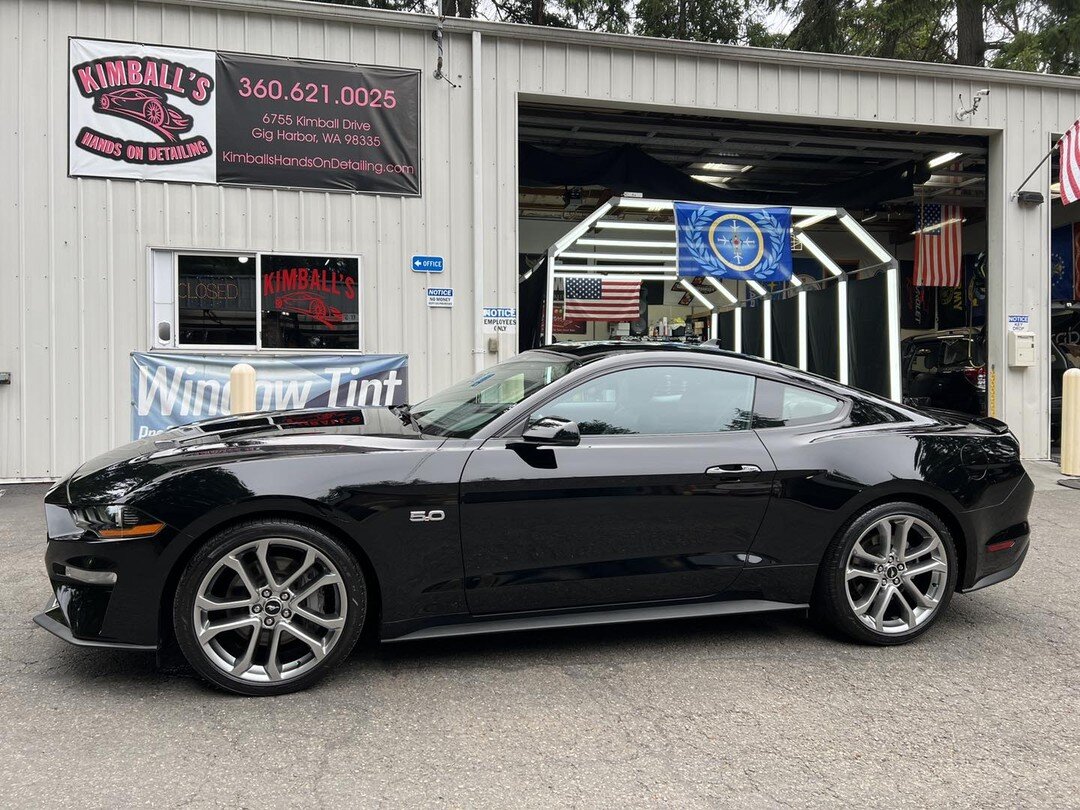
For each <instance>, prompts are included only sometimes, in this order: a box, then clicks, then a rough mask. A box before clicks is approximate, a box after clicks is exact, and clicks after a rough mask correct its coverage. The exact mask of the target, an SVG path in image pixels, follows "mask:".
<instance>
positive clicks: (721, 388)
mask: <svg viewBox="0 0 1080 810" xmlns="http://www.w3.org/2000/svg"><path fill="white" fill-rule="evenodd" d="M753 402H754V378H753V377H752V376H750V375H746V374H735V373H732V372H728V371H717V370H713V369H703V368H691V367H685V366H649V367H646V368H633V369H626V370H624V371H615V372H612V373H611V374H606V375H604V376H603V377H598V378H596V379H594V380H590V381H588V382H586V383H582V384H581V385H579V386H577V387H576V388H574V389H572V390H570V391H568V392H566V393H565V394H562V395H561V396H559V397H557V398H555V399H554V400H552V401H551V402H549V403H547V404H546V405H544V406H543V407H541V408H540V410H538V411H536V412H535V413H533V414H532V416H531V417H530V421H533V420H536V419H539V418H541V417H545V416H557V417H561V418H563V419H571V420H573V421H574V422H577V425H578V428H579V429H580V431H581V435H582V436H612V435H624V434H652V435H657V434H660V435H663V434H679V433H717V432H721V431H729V430H746V429H748V428H749V427H750V421H751V412H752V408H753Z"/></svg>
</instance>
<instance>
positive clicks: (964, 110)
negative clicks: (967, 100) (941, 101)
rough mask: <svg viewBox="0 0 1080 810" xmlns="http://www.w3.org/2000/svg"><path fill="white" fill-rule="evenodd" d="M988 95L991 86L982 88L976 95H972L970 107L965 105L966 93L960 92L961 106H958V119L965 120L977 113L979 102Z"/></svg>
mask: <svg viewBox="0 0 1080 810" xmlns="http://www.w3.org/2000/svg"><path fill="white" fill-rule="evenodd" d="M988 95H990V88H989V87H984V88H983V89H982V90H979V91H978V92H976V93H975V95H974V96H972V97H971V106H970V107H968V106H965V105H964V94H963V93H960V95H959V99H960V106H958V107H957V108H956V120H957V121H963V120H964V119H965V118H969V117H971V116H973V115H975V113H976V112H978V110H979V102H980V101H982V100H983V97H984V96H988Z"/></svg>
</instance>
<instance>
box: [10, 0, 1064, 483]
mask: <svg viewBox="0 0 1080 810" xmlns="http://www.w3.org/2000/svg"><path fill="white" fill-rule="evenodd" d="M430 27H431V22H430V19H428V20H419V19H418V18H416V17H410V16H405V15H393V14H382V15H380V14H375V13H372V12H365V11H355V12H354V11H353V10H351V9H349V10H347V9H343V8H340V7H335V8H319V7H318V6H314V5H308V4H289V3H282V2H272V1H269V2H260V1H258V0H255V1H253V2H250V3H248V4H246V5H241V4H239V3H237V2H232V0H217V2H215V0H195V1H194V2H191V3H187V4H182V3H178V2H171V1H170V0H161V2H155V0H140V1H139V2H137V3H135V2H121V0H115V2H106V1H105V0H81V1H80V0H0V31H2V32H3V33H2V38H0V75H3V76H4V77H5V88H6V89H5V92H4V93H3V94H0V121H2V123H0V177H2V178H3V181H4V183H5V186H6V189H5V190H6V192H7V193H6V194H5V195H4V199H3V202H0V206H2V208H0V211H2V214H0V245H3V246H4V248H5V249H6V258H7V259H8V260H7V261H6V262H5V263H4V264H3V265H2V269H0V274H2V277H0V290H2V296H0V370H10V371H12V372H13V373H14V384H13V385H11V386H7V387H4V388H0V479H5V478H16V477H32V476H57V475H61V474H64V473H65V472H66V471H68V470H69V469H70V468H72V467H73V466H74V465H76V464H77V463H79V462H80V461H81V460H83V459H85V458H87V457H89V456H91V455H93V454H95V453H98V452H101V451H103V450H105V449H107V448H108V447H110V446H112V445H114V444H117V443H120V442H123V441H125V440H126V439H127V436H128V430H129V402H128V375H129V371H128V353H129V352H130V351H132V350H134V349H145V348H146V347H147V345H148V329H149V324H148V321H147V318H148V314H147V304H146V301H147V288H146V284H147V275H148V269H147V250H148V248H149V247H165V246H167V247H178V248H231V249H262V250H306V251H312V252H323V251H327V252H328V251H346V252H350V253H359V254H361V255H362V256H363V259H364V273H365V279H364V288H365V289H366V290H367V291H368V295H367V296H366V298H365V301H364V318H365V335H364V346H365V349H366V350H367V351H370V352H398V351H404V352H407V353H408V354H409V355H410V358H411V364H412V373H411V380H410V385H411V389H412V393H413V395H414V396H419V395H423V394H425V393H427V392H430V391H432V390H434V389H437V388H439V387H441V386H444V385H446V384H448V383H450V382H451V381H453V380H454V379H457V378H460V377H462V376H464V375H466V374H467V373H469V372H470V371H471V369H472V357H471V350H472V341H473V331H472V330H473V317H474V312H473V309H472V306H471V302H472V290H471V284H472V281H471V267H472V262H473V238H472V232H473V227H474V225H477V226H478V227H480V228H482V229H483V234H484V240H483V244H484V252H483V256H482V257H481V258H482V261H483V263H484V289H483V299H484V303H487V304H501V305H507V304H512V303H513V302H514V301H515V300H516V274H517V143H516V141H517V104H518V98H519V94H524V95H529V96H531V97H534V98H543V99H548V100H551V101H552V102H555V103H574V102H575V101H577V102H580V103H590V104H597V103H612V104H616V105H621V106H629V107H641V106H650V107H658V108H664V107H671V108H672V109H677V108H684V109H692V110H693V111H695V112H701V111H703V110H704V111H709V110H714V111H717V112H718V113H719V112H722V113H724V114H725V115H732V114H734V115H745V116H748V117H754V116H768V117H771V118H776V117H787V118H807V117H809V118H813V119H816V120H820V121H822V122H826V123H827V122H830V121H831V122H834V123H860V124H869V125H877V126H883V127H888V126H891V125H893V126H898V127H903V128H907V129H910V128H912V127H924V128H942V129H950V130H963V131H974V132H984V133H986V134H991V135H993V136H995V137H994V138H993V139H992V140H994V141H996V142H997V143H998V147H997V152H995V153H993V154H992V155H991V163H992V167H993V168H994V169H997V170H999V172H1000V173H999V174H998V175H997V176H996V177H992V178H991V181H992V182H991V192H992V195H991V208H990V214H991V226H990V233H991V243H990V267H991V273H992V274H993V275H994V276H997V277H1000V276H1001V274H1004V278H1003V279H1002V283H1000V284H998V285H997V286H996V287H994V288H993V289H992V291H991V296H992V298H991V302H990V307H991V310H990V311H991V322H992V323H994V322H1003V321H1004V313H1005V312H1006V311H1008V312H1027V313H1029V314H1031V315H1032V319H1033V328H1034V329H1035V330H1036V331H1038V332H1040V334H1046V332H1047V331H1048V324H1047V323H1046V310H1047V308H1046V303H1047V301H1048V296H1049V293H1048V278H1047V274H1046V273H1045V271H1044V270H1043V268H1045V267H1046V266H1047V258H1048V244H1047V242H1048V236H1047V223H1046V216H1047V214H1046V207H1044V208H1043V209H1037V210H1035V211H1023V210H1021V209H1018V208H1017V207H1016V206H1014V205H1012V204H1011V203H1009V202H1008V200H1007V196H1008V193H1009V192H1010V191H1011V190H1013V188H1014V187H1015V185H1016V184H1017V183H1018V182H1019V181H1020V180H1021V179H1022V178H1023V176H1024V174H1026V172H1027V170H1028V169H1030V166H1031V164H1032V162H1033V160H1032V158H1033V156H1037V155H1039V154H1041V153H1042V151H1044V149H1045V147H1046V144H1047V142H1048V141H1047V139H1048V137H1049V134H1050V133H1052V132H1060V131H1063V130H1064V129H1065V128H1067V127H1068V126H1069V125H1070V124H1071V123H1072V121H1073V120H1074V119H1075V118H1076V117H1077V115H1078V114H1080V101H1078V99H1080V93H1078V92H1077V90H1076V89H1074V84H1078V83H1066V82H1063V81H1062V80H1060V79H1055V80H1044V79H1041V78H1040V77H1032V78H1031V79H1030V82H1031V83H1030V84H1029V85H1025V84H1019V83H1018V82H1020V81H1021V80H1022V77H1021V78H1018V77H1017V76H1016V75H1014V74H994V73H989V72H987V73H978V72H973V71H966V70H955V71H949V70H945V69H942V70H939V71H937V72H936V73H931V69H928V68H926V67H925V66H911V65H906V64H903V63H898V64H896V65H890V64H889V63H884V62H881V61H879V60H877V61H875V60H863V61H860V60H847V61H846V62H844V65H845V67H839V66H837V62H836V61H835V60H832V61H827V60H826V58H825V57H820V56H812V55H811V56H805V57H796V56H792V55H790V54H773V55H770V54H769V53H768V52H751V51H746V50H745V49H744V50H739V49H731V48H726V49H725V48H711V49H710V48H708V47H706V46H698V45H686V46H685V47H675V46H673V45H672V44H671V43H648V42H645V41H642V40H637V39H632V38H621V39H620V38H613V37H599V36H597V37H588V36H585V35H581V34H578V33H574V32H569V33H566V32H542V33H540V34H538V32H535V31H530V30H529V29H524V30H523V29H509V28H505V27H499V26H492V25H486V24H476V25H473V24H471V23H467V22H453V23H450V24H448V33H447V37H446V43H445V48H446V60H447V66H448V73H449V74H450V75H451V76H452V77H454V80H455V81H456V82H458V81H459V82H460V83H461V85H462V86H461V87H460V88H459V89H454V88H452V87H450V85H449V84H447V83H445V82H440V81H437V80H435V79H434V78H433V77H432V75H431V72H432V67H433V64H434V45H433V43H432V41H431V38H430ZM472 27H475V28H479V29H480V30H482V31H483V46H482V53H481V56H482V75H481V76H480V77H479V80H480V81H481V82H482V83H483V87H482V105H483V122H484V130H483V132H482V133H481V134H480V135H481V137H482V138H483V150H482V155H483V156H484V164H483V166H482V167H481V170H482V194H483V216H482V220H481V222H479V223H474V222H473V220H472V206H471V199H472V196H471V195H472V193H473V188H472V186H473V180H472V178H473V166H472V140H473V137H474V133H473V132H472V125H471V113H472V108H471V105H472V92H471V83H472V80H473V77H472V76H471V75H470V71H471V43H470V35H469V29H470V28H472ZM69 36H88V37H102V38H108V39H119V40H135V41H142V42H148V43H161V44H168V45H177V46H190V47H197V48H208V49H219V50H236V51H246V52H250V53H265V54H272V55H279V56H301V57H308V58H313V59H328V60H340V61H349V62H364V63H374V64H383V65H397V66H405V67H415V68H421V69H422V71H423V76H424V80H423V85H422V104H423V109H422V126H423V130H422V150H423V153H422V161H423V163H422V166H423V168H422V171H423V189H424V196H423V197H422V198H420V199H405V198H394V197H372V196H364V195H345V194H332V193H321V192H299V191H285V190H270V189H243V188H225V187H214V186H195V185H186V184H176V183H173V184H161V183H133V182H128V181H108V180H95V179H71V178H68V177H67V176H66V172H67V169H66V162H67V131H66V120H67V58H68V57H67V38H68V37H69ZM529 37H535V38H529ZM751 57H752V58H751ZM848 63H850V65H851V67H850V68H848V67H846V65H847V64H848ZM459 76H460V80H459V79H458V77H459ZM13 77H14V79H15V80H14V81H9V79H12V78H13ZM983 86H990V87H991V88H992V90H993V92H992V93H991V96H990V97H989V99H987V100H986V101H984V103H983V106H982V107H981V108H980V111H979V115H978V116H976V118H975V121H974V122H971V121H969V122H967V123H964V124H960V123H958V122H957V121H956V120H955V118H954V115H953V111H954V109H955V107H956V103H957V95H958V93H963V94H964V96H965V98H970V97H971V94H972V92H973V91H974V90H977V89H979V88H980V87H983ZM8 88H10V89H8ZM1002 133H1003V134H1002ZM995 161H996V163H995ZM1046 176H1047V175H1046V174H1045V172H1044V174H1043V175H1042V177H1041V180H1042V181H1045V180H1046ZM1043 187H1045V183H1044V186H1043ZM422 252H431V253H437V254H442V255H445V256H446V257H447V268H448V269H447V272H446V273H445V274H444V276H443V277H442V278H440V283H441V284H446V285H447V286H453V287H454V288H455V290H456V291H457V297H458V299H459V301H458V303H457V304H456V306H455V308H454V309H453V310H452V311H449V312H447V311H444V310H435V311H432V310H429V309H428V308H427V307H426V306H425V304H424V298H423V295H422V289H423V287H424V286H425V279H423V278H421V277H418V276H417V275H415V274H412V273H411V272H409V270H408V269H407V260H408V257H409V256H410V255H412V254H413V253H422ZM994 319H997V321H995V320H994ZM1002 339H1003V338H1002V336H1001V335H998V337H996V338H995V339H994V340H996V341H997V343H996V344H995V343H993V342H992V349H993V351H994V352H995V356H996V357H997V358H998V360H999V365H1000V371H999V375H1000V376H999V387H1000V388H1001V389H1002V390H1003V391H1005V390H1007V391H1008V393H1007V394H1005V393H1003V394H1002V403H1001V407H1000V408H999V413H1000V414H1001V415H1004V417H1005V418H1007V419H1009V420H1010V422H1012V423H1013V424H1014V425H1016V426H1017V427H1018V430H1017V432H1018V433H1019V434H1020V435H1021V437H1022V439H1023V441H1024V446H1025V453H1026V454H1027V455H1029V456H1040V455H1045V454H1046V452H1047V451H1048V439H1047V430H1046V426H1045V418H1044V416H1043V414H1045V412H1046V403H1045V401H1044V400H1045V388H1046V374H1047V372H1046V369H1045V368H1042V367H1041V366H1040V367H1037V368H1033V369H1028V370H1026V371H1022V372H1009V371H1007V370H1005V369H1004V363H1003V362H1001V361H1002V360H1003V357H1004V354H1003V351H1002V349H1001V346H1000V342H1001V340H1002ZM995 346H996V348H994V347H995ZM513 351H514V345H513V342H512V341H511V340H507V339H505V338H504V342H503V344H502V347H501V350H500V355H501V356H506V355H508V354H512V353H513ZM1006 383H1007V385H1006Z"/></svg>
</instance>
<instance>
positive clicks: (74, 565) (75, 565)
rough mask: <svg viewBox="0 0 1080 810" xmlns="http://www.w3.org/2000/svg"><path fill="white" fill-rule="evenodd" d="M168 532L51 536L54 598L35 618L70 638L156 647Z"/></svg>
mask: <svg viewBox="0 0 1080 810" xmlns="http://www.w3.org/2000/svg"><path fill="white" fill-rule="evenodd" d="M51 508H53V509H55V508H56V507H54V506H53V505H51V504H46V510H47V511H48V510H50V509H51ZM169 533H170V530H168V529H166V530H164V531H163V532H162V534H161V535H159V536H157V537H153V538H144V539H138V538H137V539H130V540H112V541H94V540H90V539H82V538H80V539H75V537H73V536H71V535H64V536H61V537H57V536H55V535H54V536H52V537H51V538H50V539H49V540H48V543H47V545H46V549H45V568H46V571H47V573H48V575H49V581H50V584H51V586H52V591H53V598H52V599H51V600H50V602H49V605H48V606H47V607H46V609H45V610H44V611H43V612H42V613H40V614H39V615H37V616H35V617H34V621H35V622H36V623H37V624H39V625H40V626H41V627H44V628H45V629H46V630H48V631H49V632H51V633H53V634H54V635H56V636H58V637H60V638H62V639H64V640H65V641H69V642H71V643H72V644H80V645H84V646H91V647H118V648H123V649H137V650H154V649H157V648H158V643H159V636H160V633H159V613H160V610H161V604H160V603H161V594H162V590H163V586H164V582H163V574H162V571H163V570H164V568H163V566H162V563H161V551H162V546H163V545H164V544H166V543H167V542H168V540H169V536H168V535H169Z"/></svg>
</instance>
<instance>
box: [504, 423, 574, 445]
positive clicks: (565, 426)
mask: <svg viewBox="0 0 1080 810" xmlns="http://www.w3.org/2000/svg"><path fill="white" fill-rule="evenodd" d="M579 444H581V431H580V430H579V429H578V426H577V422H572V421H570V420H569V419H563V418H561V417H559V416H545V417H542V418H540V419H537V420H536V421H535V422H532V423H530V424H529V425H528V426H527V427H526V428H525V432H524V433H522V434H521V438H520V439H517V440H516V441H513V442H510V443H509V444H508V445H507V446H508V447H576V446H577V445H579Z"/></svg>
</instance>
